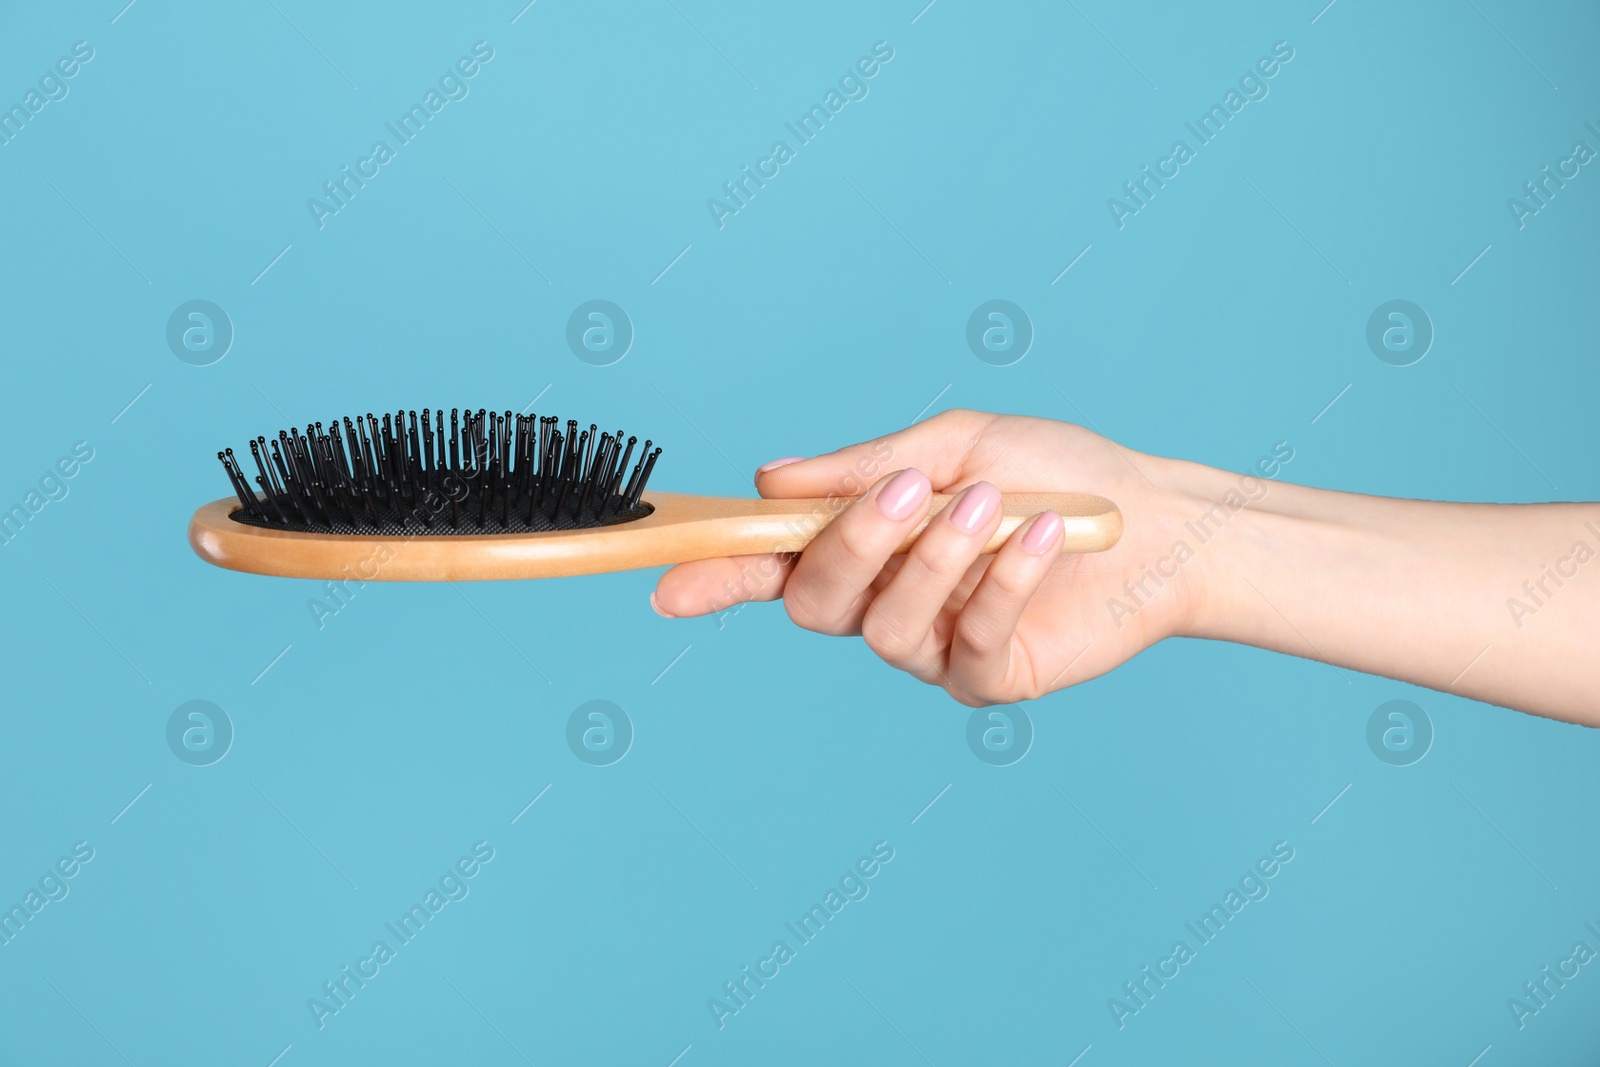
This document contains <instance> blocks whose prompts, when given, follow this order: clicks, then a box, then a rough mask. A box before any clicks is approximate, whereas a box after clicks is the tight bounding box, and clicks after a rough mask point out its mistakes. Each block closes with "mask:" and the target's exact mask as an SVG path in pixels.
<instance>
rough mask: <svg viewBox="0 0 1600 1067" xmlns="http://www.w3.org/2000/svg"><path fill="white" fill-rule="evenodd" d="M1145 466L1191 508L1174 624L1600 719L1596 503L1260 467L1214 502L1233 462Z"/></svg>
mask: <svg viewBox="0 0 1600 1067" xmlns="http://www.w3.org/2000/svg"><path fill="white" fill-rule="evenodd" d="M1152 476H1153V479H1154V480H1156V481H1157V482H1158V484H1161V485H1162V486H1163V489H1164V491H1166V492H1167V493H1168V495H1169V499H1170V500H1171V501H1172V506H1173V507H1174V508H1175V509H1176V510H1175V511H1174V512H1173V514H1174V516H1175V517H1176V516H1183V515H1185V514H1189V513H1192V516H1193V517H1191V518H1184V519H1183V522H1184V524H1185V526H1184V529H1185V532H1186V533H1189V534H1190V536H1191V537H1192V538H1193V541H1194V543H1193V544H1192V545H1191V547H1192V549H1193V551H1194V559H1193V560H1192V562H1191V563H1190V564H1188V566H1190V567H1193V568H1194V569H1195V575H1196V578H1197V581H1196V582H1194V583H1193V584H1194V586H1195V591H1194V595H1193V597H1192V599H1193V604H1194V607H1193V610H1192V612H1191V613H1190V616H1191V617H1190V618H1189V619H1188V620H1187V623H1186V626H1185V629H1184V633H1185V635H1186V636H1193V637H1207V638H1214V639H1218V640H1225V641H1237V642H1240V643H1242V644H1248V645H1255V646H1258V647H1261V648H1270V649H1274V650H1276V651H1280V652H1287V653H1291V654H1294V655H1299V656H1306V657H1308V658H1312V659H1319V660H1323V661H1326V662H1329V663H1332V664H1335V665H1337V666H1340V667H1346V668H1350V669H1354V670H1359V671H1365V672H1368V673H1372V674H1379V675H1383V676H1386V677H1390V678H1397V679H1401V680H1404V681H1408V682H1414V683H1416V684H1418V685H1425V686H1429V687H1431V688H1434V689H1439V690H1443V691H1446V692H1451V693H1458V694H1461V695H1463V696H1467V697H1471V698H1473V699H1477V700H1484V701H1489V702H1491V703H1495V704H1502V705H1505V706H1508V707H1513V708H1517V709H1519V710H1523V711H1529V712H1534V713H1536V714H1540V715H1549V716H1553V717H1556V718H1562V719H1567V720H1570V721H1574V722H1583V723H1586V724H1588V725H1591V726H1597V725H1600V647H1597V638H1600V558H1597V556H1600V505H1596V504H1530V505H1496V504H1449V503H1433V502H1428V501H1415V500H1395V499H1388V498H1383V497H1370V496H1360V495H1356V494H1350V493H1338V492H1332V491H1328V490H1321V489H1309V488H1306V487H1303V486H1297V485H1289V484H1284V483H1280V482H1275V481H1258V482H1257V483H1256V484H1258V485H1259V486H1261V487H1264V491H1259V490H1258V491H1259V492H1260V495H1259V496H1258V498H1257V499H1255V500H1253V501H1248V500H1247V502H1246V503H1245V504H1244V505H1243V506H1242V507H1238V508H1236V509H1235V508H1232V507H1229V506H1227V505H1226V504H1225V503H1224V501H1225V498H1226V495H1227V493H1228V492H1229V490H1233V491H1235V492H1236V493H1238V491H1239V487H1240V476H1239V475H1237V474H1229V473H1227V472H1223V471H1216V470H1213V469H1211V468H1206V467H1201V466H1198V465H1195V464H1188V463H1181V462H1171V461H1158V462H1157V463H1156V464H1154V465H1153V471H1152ZM1242 495H1244V494H1240V495H1236V496H1235V498H1234V500H1235V502H1237V501H1238V500H1239V499H1240V496H1242ZM1217 505H1221V506H1222V510H1221V512H1220V513H1219V512H1217V511H1216V510H1215V508H1216V506H1217ZM1203 515H1204V516H1209V518H1208V520H1207V521H1204V522H1200V521H1199V518H1200V516H1203ZM1202 538H1203V540H1202Z"/></svg>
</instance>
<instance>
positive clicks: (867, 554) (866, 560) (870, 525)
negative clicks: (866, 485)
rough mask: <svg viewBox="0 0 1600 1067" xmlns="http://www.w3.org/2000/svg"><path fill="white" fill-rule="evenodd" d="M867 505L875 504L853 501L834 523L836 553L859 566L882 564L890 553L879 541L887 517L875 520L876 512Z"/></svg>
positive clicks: (881, 540)
mask: <svg viewBox="0 0 1600 1067" xmlns="http://www.w3.org/2000/svg"><path fill="white" fill-rule="evenodd" d="M866 506H872V507H874V508H875V507H876V505H871V504H870V502H869V501H865V500H863V501H861V502H859V503H857V504H854V505H852V506H851V508H850V511H849V512H848V513H847V514H845V515H843V516H841V517H840V521H839V522H837V523H836V524H834V531H835V533H836V543H837V545H838V548H839V553H840V554H841V555H842V556H843V557H844V558H845V560H846V561H847V562H848V563H850V564H854V565H856V566H857V568H858V569H861V568H865V567H867V566H869V565H881V564H882V563H883V561H884V559H886V558H887V557H888V555H889V548H888V547H884V545H883V543H882V542H883V528H882V527H883V525H884V524H886V522H887V520H883V521H882V522H880V521H878V517H877V516H876V515H871V514H869V513H868V512H867V511H866V510H865V507H866ZM889 547H892V546H889Z"/></svg>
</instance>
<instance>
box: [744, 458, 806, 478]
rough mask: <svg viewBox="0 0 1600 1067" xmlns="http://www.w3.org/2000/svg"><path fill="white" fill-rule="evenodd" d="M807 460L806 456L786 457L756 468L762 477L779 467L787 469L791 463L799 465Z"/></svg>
mask: <svg viewBox="0 0 1600 1067" xmlns="http://www.w3.org/2000/svg"><path fill="white" fill-rule="evenodd" d="M805 458H806V457H805V456H784V457H783V458H782V459H775V460H773V461H772V462H771V463H763V464H762V465H761V466H759V467H757V468H756V474H758V475H761V474H765V473H767V472H768V471H775V470H777V469H778V468H779V467H787V466H788V465H789V464H791V463H799V462H800V461H801V460H803V459H805Z"/></svg>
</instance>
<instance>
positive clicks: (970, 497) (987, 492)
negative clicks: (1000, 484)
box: [950, 482, 1000, 533]
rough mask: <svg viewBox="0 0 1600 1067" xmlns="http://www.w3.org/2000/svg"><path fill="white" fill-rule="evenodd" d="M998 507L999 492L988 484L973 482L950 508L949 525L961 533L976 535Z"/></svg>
mask: <svg viewBox="0 0 1600 1067" xmlns="http://www.w3.org/2000/svg"><path fill="white" fill-rule="evenodd" d="M999 507H1000V490H998V489H996V488H995V487H994V486H992V485H990V484H989V483H988V482H973V483H972V485H970V486H968V487H967V491H966V492H965V493H962V494H961V499H960V500H957V501H956V502H955V504H954V506H952V507H951V508H950V524H951V525H952V526H954V527H955V528H956V529H958V530H960V531H961V532H962V533H976V532H977V531H978V528H979V527H981V526H982V525H983V524H984V523H986V522H988V521H989V516H991V515H993V514H994V513H995V510H996V509H998V508H999Z"/></svg>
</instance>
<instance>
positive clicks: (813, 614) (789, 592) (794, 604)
mask: <svg viewBox="0 0 1600 1067" xmlns="http://www.w3.org/2000/svg"><path fill="white" fill-rule="evenodd" d="M783 610H784V611H785V612H787V613H788V616H789V621H791V622H793V623H794V624H795V625H796V626H798V627H800V628H801V629H802V630H813V631H816V632H818V633H826V632H827V628H826V627H824V626H823V624H822V621H823V620H822V616H821V614H820V613H819V612H818V610H817V603H816V601H815V600H814V599H812V597H811V596H810V595H809V594H808V593H807V592H806V590H805V586H804V584H803V583H798V582H791V583H790V584H789V587H788V588H786V589H785V590H784V591H783Z"/></svg>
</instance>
